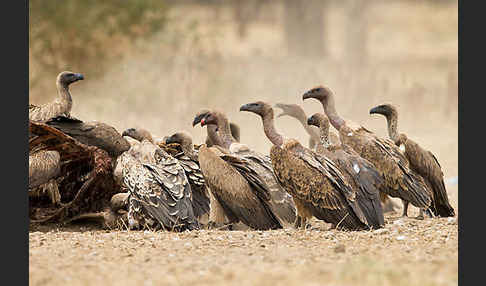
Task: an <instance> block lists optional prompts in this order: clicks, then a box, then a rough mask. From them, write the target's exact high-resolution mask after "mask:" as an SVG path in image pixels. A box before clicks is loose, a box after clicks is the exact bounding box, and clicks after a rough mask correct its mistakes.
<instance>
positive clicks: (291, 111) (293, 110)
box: [275, 103, 306, 118]
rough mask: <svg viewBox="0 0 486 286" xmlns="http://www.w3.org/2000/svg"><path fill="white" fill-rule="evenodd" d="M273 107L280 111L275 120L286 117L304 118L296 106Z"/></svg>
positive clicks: (303, 114) (301, 110) (277, 105)
mask: <svg viewBox="0 0 486 286" xmlns="http://www.w3.org/2000/svg"><path fill="white" fill-rule="evenodd" d="M275 107H277V108H280V109H282V113H280V114H278V115H277V118H279V117H281V116H284V115H287V116H290V117H294V118H306V115H305V111H304V109H302V107H300V106H299V105H297V104H284V103H277V104H275Z"/></svg>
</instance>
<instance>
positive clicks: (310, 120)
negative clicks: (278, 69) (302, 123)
mask: <svg viewBox="0 0 486 286" xmlns="http://www.w3.org/2000/svg"><path fill="white" fill-rule="evenodd" d="M307 125H309V126H311V125H315V122H314V117H312V116H311V117H309V118H307Z"/></svg>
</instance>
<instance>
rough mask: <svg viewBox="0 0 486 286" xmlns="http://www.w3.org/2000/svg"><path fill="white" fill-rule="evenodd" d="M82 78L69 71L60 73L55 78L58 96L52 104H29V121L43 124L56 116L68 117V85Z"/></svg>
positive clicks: (71, 102)
mask: <svg viewBox="0 0 486 286" xmlns="http://www.w3.org/2000/svg"><path fill="white" fill-rule="evenodd" d="M83 79H84V76H83V75H82V74H79V73H73V72H70V71H63V72H61V73H60V74H59V75H58V76H57V78H56V86H57V93H58V95H59V97H58V98H56V99H55V100H54V101H53V102H50V103H47V104H43V105H41V106H36V105H33V104H29V119H30V120H33V121H37V122H45V121H47V120H49V119H51V118H54V117H57V116H61V115H64V116H68V117H69V116H70V113H71V108H72V105H73V99H72V97H71V93H70V92H69V85H70V84H71V83H73V82H76V81H78V80H83Z"/></svg>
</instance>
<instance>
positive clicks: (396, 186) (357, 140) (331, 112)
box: [302, 86, 432, 218]
mask: <svg viewBox="0 0 486 286" xmlns="http://www.w3.org/2000/svg"><path fill="white" fill-rule="evenodd" d="M309 98H314V99H317V100H318V101H320V102H321V104H322V107H323V109H324V112H325V114H326V115H327V117H328V118H329V121H330V122H331V125H332V126H334V128H336V130H338V132H339V139H340V140H341V142H342V143H343V144H345V145H348V146H350V147H351V148H353V149H354V151H356V152H357V153H358V154H359V155H360V156H361V157H363V158H365V159H366V160H368V161H370V162H371V163H373V165H375V167H376V169H378V170H379V171H380V173H381V175H382V176H383V178H384V180H385V185H384V187H383V188H382V189H381V192H383V193H385V194H387V195H389V196H391V197H398V198H400V199H402V201H403V202H410V203H411V204H412V205H414V206H416V207H418V208H419V209H420V215H419V216H418V217H417V218H423V214H422V213H423V211H426V212H427V213H428V214H429V215H432V212H431V210H430V206H431V203H432V194H431V193H430V192H429V191H428V190H427V187H426V185H425V182H424V180H423V179H422V177H420V176H419V175H418V174H416V173H415V172H414V171H413V170H411V169H410V167H409V162H408V160H407V158H406V157H405V156H404V155H403V154H402V153H401V152H400V149H399V148H398V147H397V146H395V144H394V143H393V142H392V141H391V140H389V139H385V138H379V137H377V136H376V135H375V134H374V133H372V132H371V131H369V130H367V129H366V128H364V127H363V126H353V127H351V126H352V125H351V126H349V125H348V124H347V121H345V120H344V119H342V118H341V117H340V116H339V115H338V113H337V112H336V109H335V107H334V94H333V92H332V91H331V90H330V89H329V88H327V87H324V86H318V87H316V88H313V89H311V90H309V91H307V92H305V93H304V94H303V95H302V99H303V100H305V99H309ZM353 125H354V124H353ZM403 215H404V216H406V215H407V214H406V212H404V213H403Z"/></svg>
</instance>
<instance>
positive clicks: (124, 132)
mask: <svg viewBox="0 0 486 286" xmlns="http://www.w3.org/2000/svg"><path fill="white" fill-rule="evenodd" d="M133 131H135V129H134V128H128V129H127V130H125V131H123V133H122V136H130V135H131V134H132V132H133Z"/></svg>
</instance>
